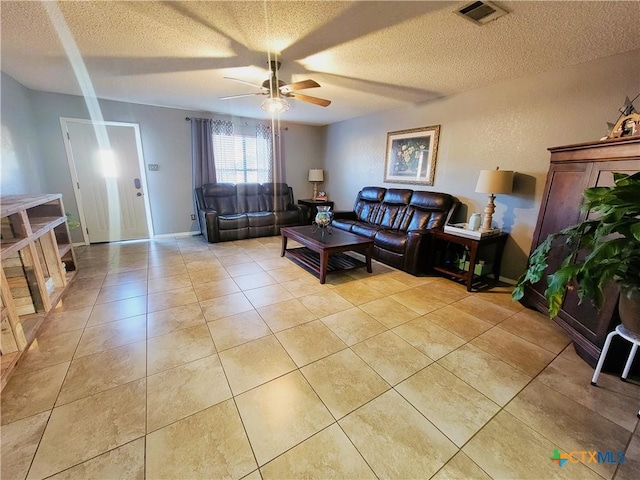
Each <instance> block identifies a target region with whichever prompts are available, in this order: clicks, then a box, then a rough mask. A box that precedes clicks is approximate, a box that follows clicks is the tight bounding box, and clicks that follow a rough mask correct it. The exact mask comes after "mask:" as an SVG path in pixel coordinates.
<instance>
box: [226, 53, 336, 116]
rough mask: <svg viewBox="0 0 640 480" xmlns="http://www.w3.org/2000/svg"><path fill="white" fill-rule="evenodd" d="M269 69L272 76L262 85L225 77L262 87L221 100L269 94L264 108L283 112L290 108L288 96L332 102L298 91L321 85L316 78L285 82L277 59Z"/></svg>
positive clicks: (314, 101)
mask: <svg viewBox="0 0 640 480" xmlns="http://www.w3.org/2000/svg"><path fill="white" fill-rule="evenodd" d="M269 67H270V68H269V70H270V72H271V77H270V78H269V79H267V80H265V81H264V82H262V85H258V84H256V83H251V82H247V81H245V80H240V79H238V78H232V77H224V78H225V79H226V80H233V81H234V82H239V83H244V84H245V85H251V86H252V87H257V88H259V89H260V91H259V92H256V93H242V94H239V95H229V96H226V97H220V100H228V99H231V98H240V97H250V96H253V95H269V98H267V99H266V100H265V101H264V102H262V108H263V110H266V111H268V112H271V113H283V112H286V111H287V110H288V109H289V103H288V102H287V101H286V100H285V97H287V98H294V99H296V100H300V101H302V102H307V103H312V104H314V105H319V106H321V107H328V106H329V105H330V104H331V101H330V100H325V99H324V98H318V97H312V96H310V95H304V94H302V93H298V92H297V91H298V90H305V89H307V88H317V87H319V86H320V84H319V83H318V82H316V81H315V80H303V81H301V82H294V83H284V82H283V81H282V80H279V79H278V75H277V72H278V70H279V69H280V62H278V61H276V60H272V61H271V62H269Z"/></svg>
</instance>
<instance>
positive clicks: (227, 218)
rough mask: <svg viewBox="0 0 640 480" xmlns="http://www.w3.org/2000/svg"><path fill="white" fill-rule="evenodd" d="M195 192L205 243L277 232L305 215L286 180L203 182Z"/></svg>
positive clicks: (299, 222) (304, 210) (303, 219)
mask: <svg viewBox="0 0 640 480" xmlns="http://www.w3.org/2000/svg"><path fill="white" fill-rule="evenodd" d="M195 195H196V203H197V206H198V221H199V222H200V230H201V232H202V234H203V235H204V237H205V238H206V239H207V241H208V242H209V243H217V242H224V241H228V240H242V239H244V238H254V237H266V236H270V235H278V234H279V233H280V227H284V226H288V225H302V224H303V223H304V222H305V219H306V216H307V212H306V207H303V206H301V205H296V204H294V202H293V190H292V188H291V187H290V186H288V185H287V184H286V183H239V184H237V185H235V184H233V183H207V184H205V185H203V186H202V187H200V188H196V189H195Z"/></svg>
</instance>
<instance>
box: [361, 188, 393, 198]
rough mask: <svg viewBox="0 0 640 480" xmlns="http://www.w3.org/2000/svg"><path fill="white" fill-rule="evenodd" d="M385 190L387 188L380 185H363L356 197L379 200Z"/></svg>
mask: <svg viewBox="0 0 640 480" xmlns="http://www.w3.org/2000/svg"><path fill="white" fill-rule="evenodd" d="M386 191H387V189H386V188H382V187H364V188H363V189H362V190H360V195H359V196H358V197H359V199H362V200H366V201H368V202H381V201H382V199H383V198H384V194H385V192H386Z"/></svg>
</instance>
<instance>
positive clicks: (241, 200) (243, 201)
mask: <svg viewBox="0 0 640 480" xmlns="http://www.w3.org/2000/svg"><path fill="white" fill-rule="evenodd" d="M236 188H237V190H238V212H237V213H247V212H268V211H270V210H271V209H270V208H269V207H268V206H267V202H266V201H265V198H264V195H262V187H261V185H260V184H259V183H239V184H238V185H237V187H236Z"/></svg>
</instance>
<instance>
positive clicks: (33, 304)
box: [0, 194, 76, 389]
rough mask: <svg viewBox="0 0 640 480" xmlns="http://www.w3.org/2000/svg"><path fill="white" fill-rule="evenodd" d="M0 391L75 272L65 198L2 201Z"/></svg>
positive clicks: (6, 198)
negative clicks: (63, 202) (64, 203)
mask: <svg viewBox="0 0 640 480" xmlns="http://www.w3.org/2000/svg"><path fill="white" fill-rule="evenodd" d="M0 212H1V216H0V221H1V234H2V236H1V238H0V256H1V260H2V268H0V274H1V278H0V287H1V293H2V295H1V296H0V299H1V303H0V306H1V309H2V317H1V324H0V327H1V328H0V333H1V335H0V363H1V366H2V368H1V376H0V389H2V388H4V386H5V385H6V383H7V380H8V379H9V376H10V375H11V373H12V372H13V370H14V368H15V366H16V365H17V363H18V361H19V360H20V357H21V355H22V354H23V352H25V351H26V350H27V349H28V348H29V345H30V344H31V342H32V341H33V340H34V338H35V336H36V333H37V331H38V328H39V327H40V325H41V324H42V322H43V321H44V319H45V318H46V316H47V314H48V313H49V312H50V311H51V310H52V309H53V308H54V307H55V306H56V304H57V303H58V301H59V300H60V298H61V297H62V294H63V293H64V291H65V290H66V289H67V287H68V286H69V283H70V282H71V280H72V279H73V277H74V275H75V270H76V258H75V254H74V251H73V244H72V242H71V235H70V233H69V228H68V226H67V222H66V216H65V213H64V206H63V204H62V195H60V194H48V195H7V196H3V197H0Z"/></svg>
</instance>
